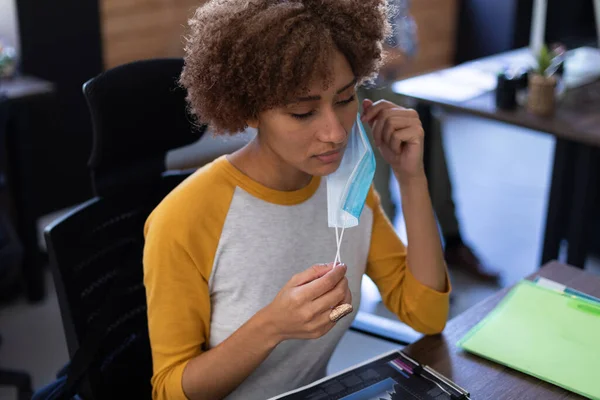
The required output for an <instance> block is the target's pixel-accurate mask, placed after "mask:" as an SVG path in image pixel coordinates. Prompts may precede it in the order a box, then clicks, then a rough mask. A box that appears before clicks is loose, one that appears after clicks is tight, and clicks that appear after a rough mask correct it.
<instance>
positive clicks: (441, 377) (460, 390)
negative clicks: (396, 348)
mask: <svg viewBox="0 0 600 400" xmlns="http://www.w3.org/2000/svg"><path fill="white" fill-rule="evenodd" d="M400 354H401V355H402V357H404V358H406V359H407V360H408V361H410V362H411V363H413V364H414V365H415V366H416V367H417V368H415V372H416V373H419V372H420V371H418V370H425V371H427V372H428V373H430V374H431V375H433V376H434V377H436V378H437V379H439V380H440V381H442V382H444V383H445V384H446V385H448V386H449V387H451V388H452V389H454V390H455V391H456V392H458V393H460V394H462V395H463V396H465V397H466V398H469V395H470V394H469V392H468V391H466V390H465V389H463V388H462V387H460V386H458V385H457V384H456V383H454V382H452V381H451V380H450V379H448V378H446V377H445V376H444V375H442V374H440V373H439V372H437V371H435V370H434V369H432V368H430V367H428V366H427V365H422V364H421V363H419V362H417V361H415V360H413V359H412V358H410V357H409V356H407V355H406V354H405V353H404V352H402V351H401V352H400Z"/></svg>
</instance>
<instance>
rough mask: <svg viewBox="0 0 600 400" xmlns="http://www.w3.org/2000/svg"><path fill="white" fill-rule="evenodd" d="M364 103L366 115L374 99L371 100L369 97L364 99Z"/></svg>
mask: <svg viewBox="0 0 600 400" xmlns="http://www.w3.org/2000/svg"><path fill="white" fill-rule="evenodd" d="M362 105H363V115H364V114H365V113H366V112H367V110H368V109H369V108H371V106H372V105H373V101H372V100H369V99H364V100H363V103H362Z"/></svg>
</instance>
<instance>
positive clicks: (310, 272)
mask: <svg viewBox="0 0 600 400" xmlns="http://www.w3.org/2000/svg"><path fill="white" fill-rule="evenodd" d="M332 268H333V263H329V264H316V265H313V266H312V267H310V268H308V269H307V270H305V271H302V272H300V273H299V274H296V275H294V276H293V277H292V279H290V281H289V285H290V286H292V287H295V286H302V285H305V284H307V283H309V282H312V281H314V280H315V279H319V278H321V277H322V276H324V275H325V274H327V273H328V272H329V271H331V269H332Z"/></svg>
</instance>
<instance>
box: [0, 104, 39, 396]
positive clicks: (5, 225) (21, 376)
mask: <svg viewBox="0 0 600 400" xmlns="http://www.w3.org/2000/svg"><path fill="white" fill-rule="evenodd" d="M7 122H8V100H7V99H6V98H5V97H3V96H2V95H0V167H1V166H2V165H3V161H2V156H3V155H4V140H5V136H4V133H5V131H6V125H7ZM4 183H5V182H4V176H3V174H2V171H1V170H0V193H1V192H2V190H3V189H4ZM22 258H23V247H22V245H21V243H20V241H19V237H18V236H17V234H16V232H15V229H14V227H13V226H12V224H11V222H10V219H9V217H8V214H7V213H6V212H4V211H3V210H2V209H0V291H1V292H12V291H13V290H12V288H13V287H15V284H16V282H17V281H18V279H19V278H20V276H19V272H20V268H21V260H22ZM3 295H4V293H3ZM6 296H7V297H11V296H10V295H8V294H7V295H6ZM1 345H2V336H0V346H1ZM0 386H14V387H16V388H17V393H18V396H19V400H25V399H29V398H31V394H32V393H33V390H32V387H31V377H30V376H29V374H27V373H24V372H21V371H9V370H0Z"/></svg>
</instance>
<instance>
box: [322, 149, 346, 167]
mask: <svg viewBox="0 0 600 400" xmlns="http://www.w3.org/2000/svg"><path fill="white" fill-rule="evenodd" d="M341 157H342V149H337V150H332V151H328V152H326V153H322V154H318V155H316V156H315V158H316V159H318V160H319V161H321V162H323V163H325V164H330V163H333V162H336V161H338V160H339V159H340V158H341Z"/></svg>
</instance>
